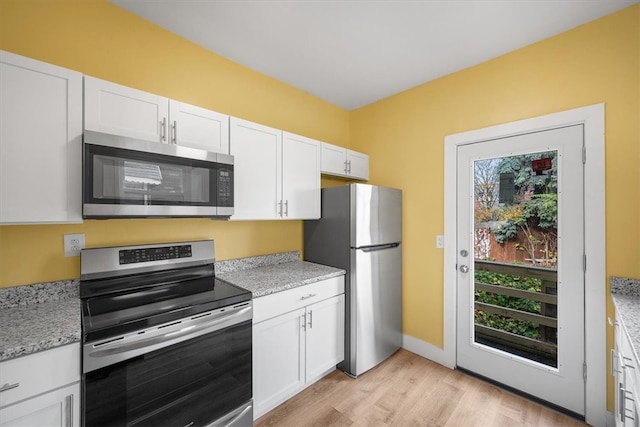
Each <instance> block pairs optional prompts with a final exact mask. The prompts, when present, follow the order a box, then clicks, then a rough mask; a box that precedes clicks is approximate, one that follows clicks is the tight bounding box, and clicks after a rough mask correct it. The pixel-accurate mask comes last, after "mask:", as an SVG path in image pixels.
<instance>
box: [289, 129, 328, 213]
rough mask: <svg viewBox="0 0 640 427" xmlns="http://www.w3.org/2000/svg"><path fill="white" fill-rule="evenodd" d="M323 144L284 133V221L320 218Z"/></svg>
mask: <svg viewBox="0 0 640 427" xmlns="http://www.w3.org/2000/svg"><path fill="white" fill-rule="evenodd" d="M321 144H322V143H321V142H319V141H316V140H313V139H310V138H305V137H303V136H299V135H294V134H291V133H288V132H283V135H282V203H283V204H284V206H283V209H282V218H285V219H318V218H320V147H321Z"/></svg>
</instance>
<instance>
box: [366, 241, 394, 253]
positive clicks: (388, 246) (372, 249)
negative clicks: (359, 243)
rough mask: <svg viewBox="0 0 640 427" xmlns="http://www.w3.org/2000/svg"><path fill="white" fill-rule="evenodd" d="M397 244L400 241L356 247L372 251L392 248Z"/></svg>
mask: <svg viewBox="0 0 640 427" xmlns="http://www.w3.org/2000/svg"><path fill="white" fill-rule="evenodd" d="M398 246H400V243H389V244H387V245H377V246H367V247H364V248H358V249H361V250H362V252H374V251H382V250H384V249H393V248H397V247H398Z"/></svg>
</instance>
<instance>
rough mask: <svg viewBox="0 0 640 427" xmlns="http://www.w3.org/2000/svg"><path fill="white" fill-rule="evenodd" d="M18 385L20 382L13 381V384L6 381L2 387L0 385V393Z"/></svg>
mask: <svg viewBox="0 0 640 427" xmlns="http://www.w3.org/2000/svg"><path fill="white" fill-rule="evenodd" d="M18 387H20V383H15V384H9V383H6V384H5V385H3V386H2V387H0V393H2V392H3V391H7V390H11V389H12V388H18Z"/></svg>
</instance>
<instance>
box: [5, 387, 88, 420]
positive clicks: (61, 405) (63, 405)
mask: <svg viewBox="0 0 640 427" xmlns="http://www.w3.org/2000/svg"><path fill="white" fill-rule="evenodd" d="M79 425H80V383H79V382H77V383H75V384H71V385H68V386H66V387H62V388H59V389H57V390H53V391H50V392H47V393H44V394H41V395H38V396H36V397H32V398H30V399H27V400H25V401H22V402H20V403H16V404H14V405H10V406H8V407H6V408H2V409H0V426H2V427H10V426H11V427H13V426H16V427H17V426H25V427H26V426H51V427H71V426H79Z"/></svg>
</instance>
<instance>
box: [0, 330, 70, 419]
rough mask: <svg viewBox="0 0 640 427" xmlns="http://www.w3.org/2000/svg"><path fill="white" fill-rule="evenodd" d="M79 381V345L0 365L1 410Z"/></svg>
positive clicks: (32, 355)
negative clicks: (3, 389)
mask: <svg viewBox="0 0 640 427" xmlns="http://www.w3.org/2000/svg"><path fill="white" fill-rule="evenodd" d="M76 381H80V343H75V344H69V345H64V346H62V347H57V348H54V349H51V350H46V351H41V352H39V353H34V354H30V355H28V356H24V357H19V358H16V359H11V360H7V361H5V362H2V363H0V388H2V387H4V386H11V385H14V384H18V385H17V386H16V387H13V388H10V389H8V390H5V391H3V392H0V407H3V406H6V405H9V404H11V403H14V402H17V401H19V400H22V399H25V398H28V397H31V396H35V395H36V394H40V393H44V392H46V391H48V390H51V389H54V388H57V387H62V386H64V385H67V384H71V383H73V382H76Z"/></svg>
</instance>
